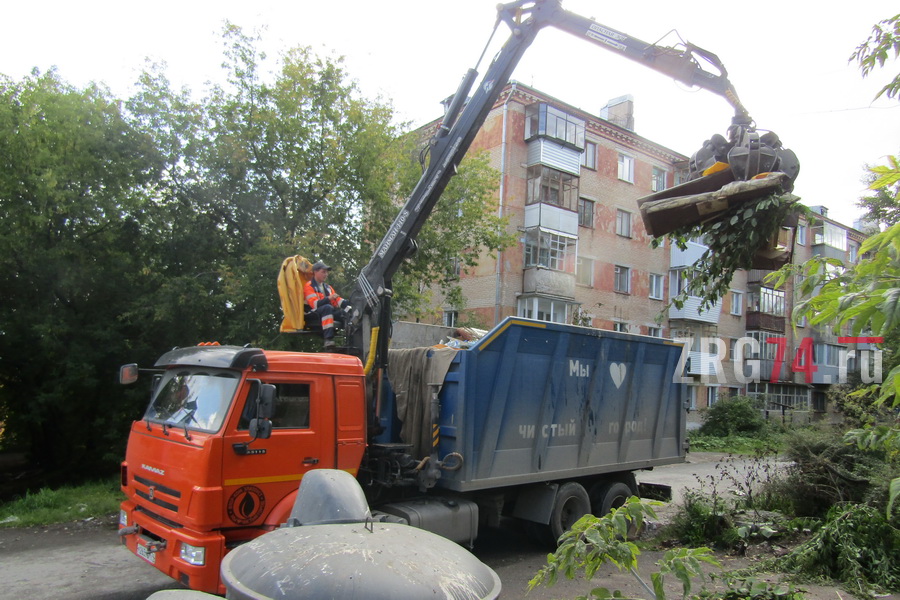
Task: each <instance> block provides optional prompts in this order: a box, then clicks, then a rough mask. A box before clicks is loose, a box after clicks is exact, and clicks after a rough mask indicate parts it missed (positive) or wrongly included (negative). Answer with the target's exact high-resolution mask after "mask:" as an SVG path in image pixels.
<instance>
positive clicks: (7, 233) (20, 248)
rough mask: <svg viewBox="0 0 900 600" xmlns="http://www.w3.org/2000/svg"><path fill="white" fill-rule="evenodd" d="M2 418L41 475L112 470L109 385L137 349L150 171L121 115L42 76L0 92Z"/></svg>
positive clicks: (116, 429) (96, 92)
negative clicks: (46, 470) (135, 316)
mask: <svg viewBox="0 0 900 600" xmlns="http://www.w3.org/2000/svg"><path fill="white" fill-rule="evenodd" d="M0 157H2V158H0V160H2V167H0V357H2V359H0V416H2V419H3V420H4V422H5V425H6V434H7V435H12V436H14V438H15V441H16V442H18V443H19V444H21V445H22V446H24V447H26V448H28V449H30V451H31V454H32V457H33V458H34V459H35V460H36V461H37V462H38V463H40V464H43V465H45V466H53V467H56V468H58V469H61V470H65V469H72V470H75V471H77V470H79V469H88V470H89V468H90V467H94V466H96V465H97V464H98V463H102V462H103V461H104V460H110V462H108V463H106V464H107V466H109V465H110V464H113V463H112V461H113V460H115V459H117V458H118V456H116V457H115V458H111V457H110V452H111V448H112V447H113V446H118V448H119V452H121V444H116V442H117V441H120V440H121V439H122V435H121V432H122V429H123V426H124V423H125V420H124V419H123V414H126V413H128V412H129V406H128V404H127V403H126V402H123V401H122V399H121V398H120V397H119V394H118V393H117V392H116V390H114V389H113V388H112V386H110V385H109V383H110V380H111V379H112V373H114V369H115V366H114V365H116V364H117V363H118V361H119V359H120V357H121V356H122V355H123V354H124V353H125V352H126V351H127V349H128V348H129V347H130V346H131V344H132V342H133V341H134V340H135V339H136V338H137V337H139V334H138V333H137V332H136V330H135V329H133V326H134V325H136V323H135V322H133V321H130V320H129V319H127V318H123V315H126V314H128V313H129V311H130V310H131V308H132V306H133V302H134V298H135V296H136V295H140V294H141V293H143V291H144V290H143V289H142V287H141V285H140V283H139V281H138V280H139V273H140V270H141V268H142V264H143V262H144V257H143V255H142V252H141V250H142V236H141V231H142V227H143V224H144V222H145V220H144V219H145V216H144V212H143V211H144V208H145V207H146V205H147V198H148V190H149V189H150V188H151V187H152V185H153V182H154V181H155V180H156V178H157V176H158V173H159V169H160V163H159V162H158V160H157V159H158V155H157V153H156V151H155V148H154V147H153V145H152V143H150V140H148V139H147V138H146V137H144V136H142V135H141V134H140V133H139V132H137V131H135V130H134V129H133V128H131V127H130V126H129V124H128V123H127V121H126V119H125V117H124V115H123V114H122V111H121V107H120V104H119V103H118V102H117V101H116V100H114V99H112V98H111V97H110V95H109V92H108V91H107V90H105V89H103V88H100V87H97V86H95V85H90V86H88V87H87V88H85V89H76V88H74V87H72V86H69V85H66V84H65V83H64V82H62V81H61V80H60V78H59V77H58V76H57V74H56V73H55V72H54V71H50V72H47V73H43V74H41V73H39V72H37V71H35V72H34V73H33V74H32V75H31V76H29V77H26V78H25V79H24V80H23V81H22V82H20V83H16V82H13V81H11V80H9V79H3V80H0Z"/></svg>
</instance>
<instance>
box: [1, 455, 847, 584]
mask: <svg viewBox="0 0 900 600" xmlns="http://www.w3.org/2000/svg"><path fill="white" fill-rule="evenodd" d="M722 457H723V455H721V454H713V453H692V454H691V455H689V459H688V460H689V462H688V463H686V464H682V465H672V466H668V467H661V468H657V469H656V470H654V471H649V472H643V473H641V474H640V475H639V477H638V479H639V480H640V481H644V482H654V483H664V484H667V485H671V486H672V487H673V492H674V493H675V496H676V498H678V497H680V496H681V494H683V492H684V490H686V489H691V488H697V487H699V486H700V485H701V482H705V483H704V485H708V484H710V483H711V482H714V481H718V482H719V483H717V485H720V486H725V487H722V488H720V491H724V489H726V487H727V486H728V483H727V482H726V481H723V478H722V477H721V474H722V471H723V466H722V463H721V459H722ZM742 465H744V463H734V465H733V468H738V469H739V468H746V467H745V466H742ZM546 553H547V549H546V548H542V547H540V546H539V545H537V544H535V543H534V542H532V541H531V540H530V539H529V538H527V537H526V536H525V535H524V533H523V532H521V530H520V529H519V528H518V527H516V526H515V522H514V521H511V523H510V525H509V526H507V527H503V528H502V529H500V530H495V531H489V532H487V533H486V534H484V535H483V536H482V537H481V538H479V540H478V542H477V546H476V548H475V554H476V555H477V556H478V557H479V558H480V559H481V560H482V561H483V562H485V563H486V564H488V565H489V566H490V567H491V568H493V569H494V570H495V571H496V572H497V574H498V575H499V576H500V579H501V581H502V584H503V592H502V594H501V597H502V598H504V599H510V598H524V597H525V589H526V585H527V582H528V581H529V580H530V579H531V577H532V576H533V575H534V574H535V573H536V572H537V571H538V569H540V568H541V566H542V565H543V564H544V562H545V560H546V556H547V554H546ZM656 558H658V557H657V556H655V555H654V554H653V553H647V556H644V557H642V561H641V564H642V565H645V567H644V569H645V570H647V571H649V567H652V564H653V562H655V560H656ZM648 581H649V579H648ZM0 582H2V584H0V599H7V598H8V599H10V600H13V599H16V600H18V599H20V598H33V599H40V598H54V599H55V598H65V599H71V600H144V599H145V598H147V597H148V596H150V595H151V594H152V593H153V592H156V591H159V590H164V589H180V585H179V584H177V583H176V582H174V581H172V580H170V579H169V578H168V577H166V576H164V575H162V574H161V573H159V572H158V571H157V570H156V569H154V568H153V567H151V566H150V565H149V564H147V563H145V562H143V561H142V560H141V559H140V558H138V557H137V556H135V555H133V554H131V553H130V552H128V550H126V549H125V548H124V547H123V546H121V545H120V544H119V542H118V537H117V535H116V531H115V524H114V522H113V520H112V519H110V520H108V521H106V522H103V523H97V522H91V523H74V524H69V525H66V526H56V527H50V528H28V529H0ZM598 585H602V586H604V587H609V588H610V589H621V590H622V591H623V592H625V593H626V594H636V595H639V596H641V597H647V594H646V593H645V592H643V590H641V589H640V588H639V587H638V586H637V583H636V581H635V580H634V579H633V577H632V576H631V575H629V574H619V573H617V572H615V571H614V569H609V570H605V571H602V572H601V573H600V574H598V576H597V577H596V578H595V580H593V581H591V582H586V581H583V580H574V581H563V582H560V583H559V584H557V585H556V586H554V587H552V588H538V589H536V590H534V591H533V592H531V593H530V594H528V599H529V600H549V599H550V598H573V597H575V596H577V595H579V594H586V593H587V592H588V591H589V590H590V589H591V588H593V587H596V586H598ZM674 591H675V589H674V588H673V592H674ZM674 595H676V594H673V596H674ZM677 595H680V591H679V593H678V594H677ZM841 595H842V597H843V598H845V599H846V598H849V597H851V596H849V595H848V594H847V593H846V592H842V594H841ZM820 597H822V598H830V599H835V598H838V596H835V595H834V592H833V591H830V592H827V591H826V592H823V594H822V595H821V596H820Z"/></svg>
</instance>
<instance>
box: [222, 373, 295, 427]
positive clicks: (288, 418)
mask: <svg viewBox="0 0 900 600" xmlns="http://www.w3.org/2000/svg"><path fill="white" fill-rule="evenodd" d="M309 390H310V385H309V384H308V383H276V384H275V415H274V416H273V417H272V427H274V428H275V429H309V395H310V394H309ZM255 406H256V405H255V403H254V402H251V401H250V400H249V399H248V400H247V404H246V405H245V406H244V412H243V414H242V415H241V421H240V423H239V424H238V429H239V430H246V429H249V427H250V419H252V418H254V417H255V416H256V415H255V414H254V413H255Z"/></svg>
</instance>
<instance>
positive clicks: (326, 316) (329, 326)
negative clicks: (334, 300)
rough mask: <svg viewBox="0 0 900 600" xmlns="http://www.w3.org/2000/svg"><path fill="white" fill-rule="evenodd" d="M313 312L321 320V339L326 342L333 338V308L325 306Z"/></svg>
mask: <svg viewBox="0 0 900 600" xmlns="http://www.w3.org/2000/svg"><path fill="white" fill-rule="evenodd" d="M315 312H316V314H318V315H319V318H320V319H321V320H322V337H323V338H325V339H326V340H330V339H332V338H334V307H333V306H332V305H330V304H325V305H324V306H320V307H319V308H317V309H316V310H315Z"/></svg>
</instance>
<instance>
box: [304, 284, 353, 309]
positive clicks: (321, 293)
mask: <svg viewBox="0 0 900 600" xmlns="http://www.w3.org/2000/svg"><path fill="white" fill-rule="evenodd" d="M331 294H336V293H335V291H334V288H333V287H331V286H330V285H328V284H327V283H316V280H315V279H310V280H309V281H307V282H306V285H304V286H303V298H304V299H305V300H306V305H307V306H309V308H310V309H311V310H316V309H317V308H318V307H319V301H320V300H325V298H326V297H327V296H330V295H331ZM346 302H347V301H346V300H344V299H343V298H341V297H340V296H337V295H335V297H334V298H333V299H332V300H330V303H331V305H332V306H333V307H335V308H343V305H344V303H346Z"/></svg>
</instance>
